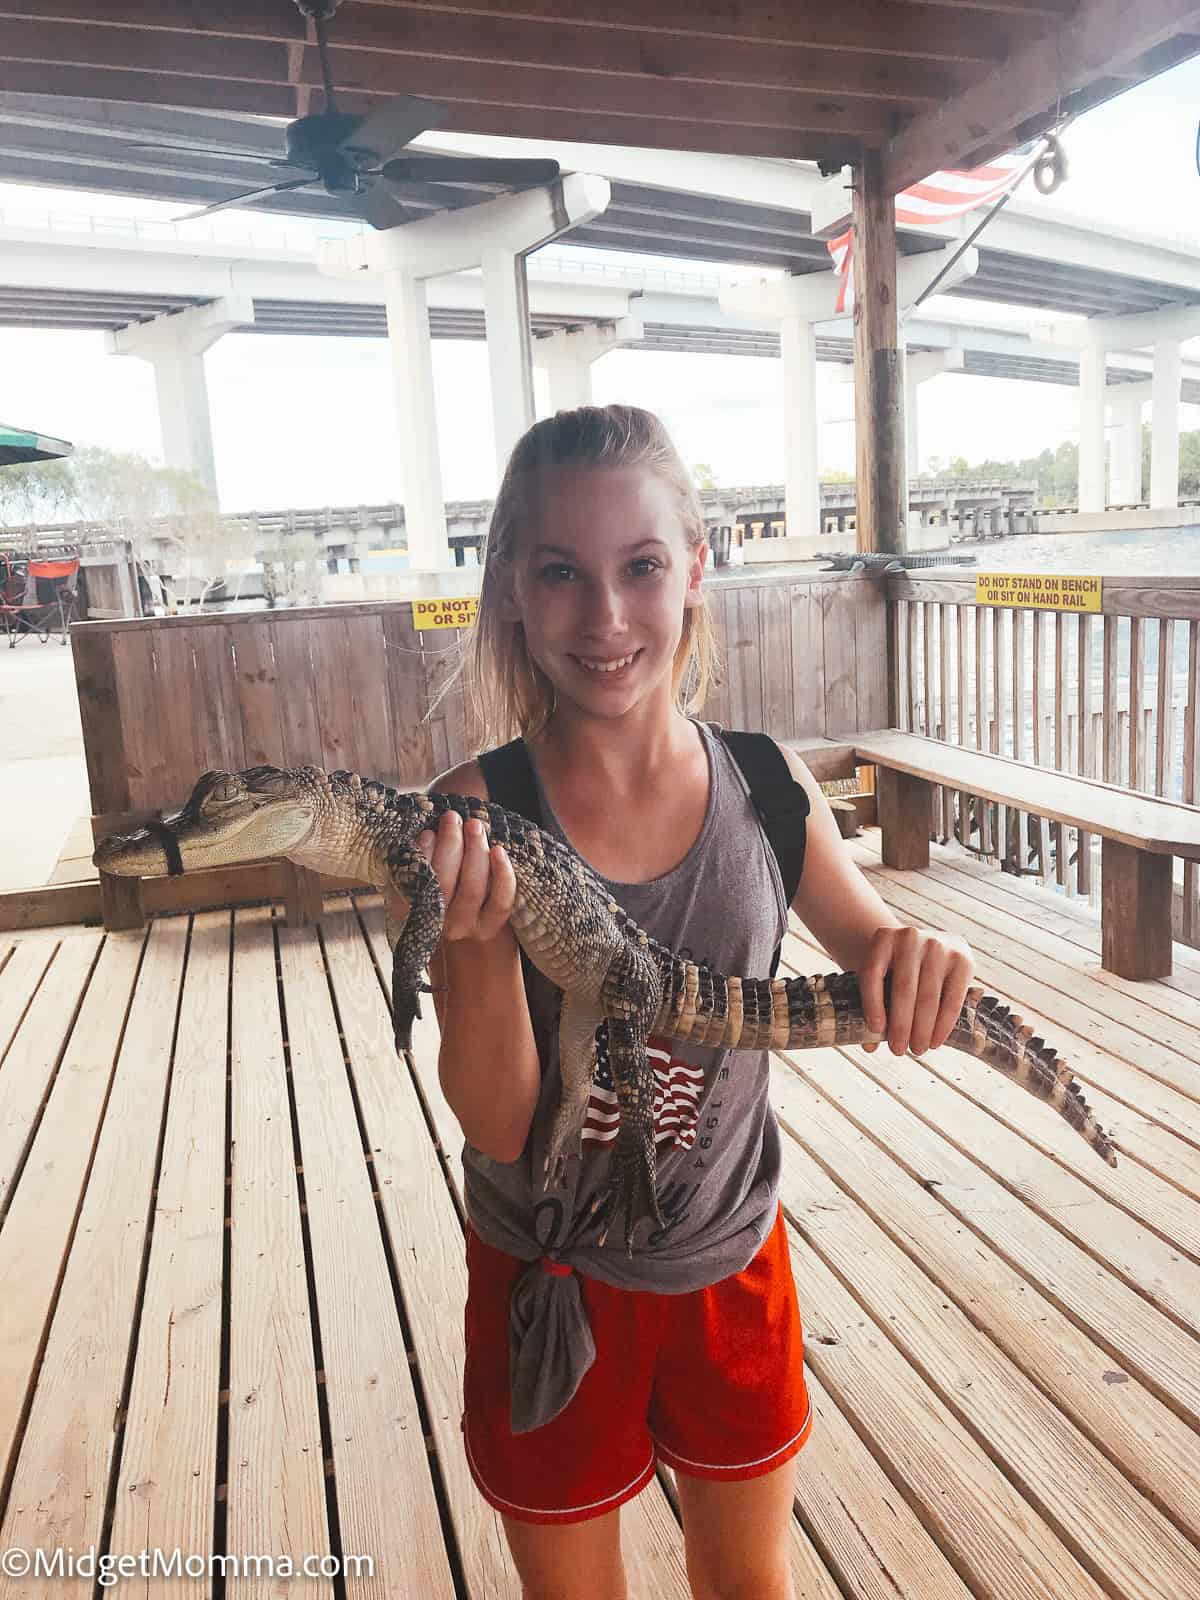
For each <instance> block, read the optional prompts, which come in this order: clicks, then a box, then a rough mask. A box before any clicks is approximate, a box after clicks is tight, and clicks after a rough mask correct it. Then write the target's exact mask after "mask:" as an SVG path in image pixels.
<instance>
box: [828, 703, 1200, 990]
mask: <svg viewBox="0 0 1200 1600" xmlns="http://www.w3.org/2000/svg"><path fill="white" fill-rule="evenodd" d="M829 742H830V743H831V744H836V745H838V747H839V749H840V748H842V747H844V746H845V744H846V743H847V742H849V743H851V744H852V745H853V748H854V753H855V756H856V758H857V759H858V760H859V761H860V762H862V763H864V764H865V763H870V764H872V765H874V766H875V767H876V768H877V769H878V771H877V777H876V791H877V803H878V816H879V826H880V828H881V830H882V833H883V861H884V865H885V866H889V867H898V868H901V869H919V868H921V867H926V866H928V865H929V816H930V807H931V804H932V790H933V787H934V785H943V786H944V787H946V788H948V789H957V790H960V791H963V792H965V793H967V794H975V795H979V796H980V797H981V798H982V799H985V800H993V801H996V802H997V803H998V804H1000V805H1010V806H1016V807H1019V809H1020V810H1022V811H1028V812H1032V813H1033V814H1034V815H1035V816H1038V817H1044V818H1045V819H1046V820H1047V821H1051V822H1061V823H1066V824H1068V825H1069V826H1071V827H1074V828H1078V829H1080V830H1081V831H1082V832H1085V833H1096V834H1099V835H1100V836H1101V840H1102V844H1101V852H1102V853H1101V869H1102V877H1103V884H1102V890H1101V910H1100V917H1101V950H1102V955H1101V965H1102V966H1103V967H1104V969H1105V971H1107V972H1115V973H1117V974H1118V975H1119V976H1120V977H1123V978H1163V977H1167V976H1168V975H1169V974H1170V971H1171V894H1172V882H1171V873H1172V865H1171V858H1172V857H1173V856H1182V857H1183V858H1184V859H1185V860H1190V861H1197V860H1200V809H1197V808H1195V807H1193V806H1185V805H1179V804H1177V803H1175V802H1174V801H1170V800H1158V799H1155V798H1154V796H1153V795H1142V794H1133V793H1130V792H1129V791H1128V790H1126V789H1120V788H1117V787H1115V786H1114V785H1112V784H1106V783H1098V782H1095V781H1094V780H1092V779H1090V778H1077V777H1073V776H1071V775H1069V774H1066V773H1060V772H1051V771H1048V770H1047V769H1046V768H1044V767H1032V766H1029V765H1028V764H1027V763H1025V762H1023V761H1013V760H1010V759H1009V758H1008V757H1007V756H997V755H989V754H986V753H983V752H981V751H978V750H967V749H962V748H960V747H959V746H957V745H951V744H944V743H942V741H941V740H938V739H928V738H925V737H924V736H923V735H921V734H916V733H902V732H900V731H899V730H897V729H894V728H886V729H882V730H880V731H879V732H876V733H855V734H851V735H846V736H845V737H844V738H843V739H842V740H840V741H835V740H831V741H829Z"/></svg>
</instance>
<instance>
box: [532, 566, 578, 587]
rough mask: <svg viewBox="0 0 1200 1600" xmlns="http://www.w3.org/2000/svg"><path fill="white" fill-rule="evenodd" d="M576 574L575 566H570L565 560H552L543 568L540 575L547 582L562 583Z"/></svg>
mask: <svg viewBox="0 0 1200 1600" xmlns="http://www.w3.org/2000/svg"><path fill="white" fill-rule="evenodd" d="M574 574H575V568H574V567H569V566H568V565H567V564H566V562H565V561H552V562H550V563H549V564H548V565H547V566H544V567H543V568H542V570H541V572H540V573H539V574H538V576H539V577H540V578H542V579H543V580H544V581H545V582H547V583H562V582H565V580H566V579H568V578H571V577H573V576H574Z"/></svg>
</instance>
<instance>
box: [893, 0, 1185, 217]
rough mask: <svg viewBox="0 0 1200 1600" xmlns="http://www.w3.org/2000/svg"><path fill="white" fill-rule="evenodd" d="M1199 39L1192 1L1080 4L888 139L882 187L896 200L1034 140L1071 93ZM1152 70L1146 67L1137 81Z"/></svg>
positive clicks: (1066, 106)
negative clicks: (946, 173)
mask: <svg viewBox="0 0 1200 1600" xmlns="http://www.w3.org/2000/svg"><path fill="white" fill-rule="evenodd" d="M1197 32H1200V7H1198V6H1197V5H1196V0H1137V4H1136V5H1130V4H1129V0H1083V4H1081V5H1080V6H1079V8H1078V10H1077V11H1076V12H1075V13H1074V17H1073V20H1071V21H1069V22H1064V23H1061V24H1059V25H1058V26H1057V27H1056V28H1053V30H1052V31H1051V32H1050V33H1048V34H1046V35H1045V36H1044V37H1041V38H1036V39H1033V40H1031V41H1029V42H1022V44H1021V45H1019V46H1018V48H1017V49H1016V50H1015V51H1014V52H1013V54H1012V56H1011V57H1010V58H1009V59H1008V60H1007V61H1005V62H1003V63H1002V64H1001V65H998V66H996V67H995V68H993V69H992V71H991V72H989V73H988V75H987V76H986V77H984V78H983V79H981V80H980V81H979V82H977V83H975V84H974V85H973V86H972V87H971V88H969V89H965V90H963V92H962V93H961V94H959V95H958V96H956V97H955V98H954V99H953V100H950V101H948V102H947V104H946V105H944V106H941V107H939V108H938V109H937V110H936V111H927V112H924V113H923V114H922V115H921V116H919V117H917V118H916V120H915V121H913V122H911V123H910V124H909V125H908V127H906V128H905V129H904V131H903V132H902V133H898V134H897V135H896V136H895V138H893V139H891V140H890V141H889V142H888V143H887V144H886V145H885V146H884V153H883V177H882V181H883V186H884V188H885V189H886V191H887V192H888V194H891V195H894V194H899V192H900V191H901V190H902V189H907V188H908V187H909V185H910V184H913V183H919V182H920V180H921V179H922V178H927V177H928V176H929V174H930V173H931V172H937V171H938V170H939V169H941V168H943V167H969V166H973V165H975V164H976V163H978V162H980V161H985V160H987V159H988V158H989V157H991V156H994V155H998V154H999V153H1000V152H1001V151H1003V150H1006V149H1008V148H1010V147H1011V146H1012V145H1014V144H1020V143H1022V142H1023V141H1024V140H1026V139H1030V138H1033V137H1034V136H1035V135H1036V134H1038V133H1042V132H1045V131H1046V130H1047V129H1049V128H1050V127H1052V126H1053V125H1054V121H1055V118H1056V115H1057V111H1058V107H1059V103H1060V100H1061V104H1062V109H1063V111H1068V110H1070V109H1071V105H1070V99H1071V95H1072V94H1073V93H1074V92H1076V91H1083V90H1087V89H1088V88H1089V87H1090V86H1092V85H1095V84H1097V83H1099V82H1102V81H1103V80H1104V79H1105V78H1106V77H1116V76H1119V75H1120V73H1121V69H1122V68H1127V67H1129V66H1130V64H1131V63H1138V62H1140V61H1141V60H1142V58H1145V57H1149V56H1150V53H1151V52H1152V51H1154V50H1155V49H1157V48H1158V47H1159V46H1162V45H1164V44H1166V43H1168V41H1170V40H1171V39H1172V38H1176V37H1178V36H1179V35H1181V34H1187V33H1197ZM1151 71H1152V66H1151V64H1150V63H1149V61H1147V62H1146V65H1145V68H1144V74H1142V75H1144V76H1149V75H1150V73H1151ZM1094 99H1095V97H1094V96H1093V100H1094ZM1086 103H1092V102H1091V101H1088V102H1086Z"/></svg>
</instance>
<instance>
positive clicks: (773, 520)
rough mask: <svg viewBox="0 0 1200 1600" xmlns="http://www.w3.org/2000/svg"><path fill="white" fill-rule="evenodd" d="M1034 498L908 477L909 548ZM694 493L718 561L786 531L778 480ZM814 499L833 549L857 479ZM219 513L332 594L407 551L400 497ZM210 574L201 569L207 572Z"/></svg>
mask: <svg viewBox="0 0 1200 1600" xmlns="http://www.w3.org/2000/svg"><path fill="white" fill-rule="evenodd" d="M1036 500H1037V488H1036V485H1034V484H1032V483H1023V484H1013V483H1005V482H1002V481H1000V480H984V479H977V480H972V479H957V478H956V479H948V480H946V481H943V482H937V481H934V480H932V479H916V480H913V481H912V482H910V484H909V530H910V544H911V547H912V548H913V549H924V548H928V549H944V548H945V546H946V545H947V544H948V543H949V542H950V541H951V539H952V538H954V537H956V536H957V537H961V538H980V537H989V536H999V535H1002V534H1009V533H1026V532H1032V531H1033V530H1034V508H1035V505H1036ZM700 501H701V505H702V506H703V509H704V516H705V523H706V526H707V528H708V536H709V543H710V545H711V546H712V548H713V552H714V559H715V560H716V562H717V563H718V564H719V565H724V564H725V562H726V561H727V560H728V553H729V549H730V546H731V545H734V544H736V545H738V546H740V547H742V548H743V550H744V552H745V555H746V559H747V560H751V559H758V560H766V559H769V558H770V556H771V554H773V553H774V551H773V549H769V548H768V544H767V541H774V540H777V539H779V538H781V537H785V536H786V534H787V523H786V505H787V495H786V491H785V488H784V485H783V484H760V485H748V486H744V487H737V488H728V489H726V488H718V489H713V490H704V491H702V492H701V495H700ZM821 503H822V540H821V542H822V543H823V542H824V541H825V540H827V541H828V549H829V550H830V551H831V552H832V551H835V550H838V549H841V548H843V547H844V544H845V541H843V540H839V539H838V538H837V535H839V534H849V535H851V536H853V533H854V529H855V485H854V484H853V483H842V482H832V483H825V484H822V486H821ZM491 514H492V501H491V500H459V501H451V502H450V503H448V504H447V506H446V530H447V537H448V539H449V542H450V548H451V550H452V551H453V554H454V562H455V565H456V566H458V567H462V566H465V565H466V564H467V552H468V551H470V552H472V553H473V556H474V559H475V561H478V560H479V559H480V558H481V556H482V551H483V545H484V541H485V539H486V536H487V529H488V523H489V521H490V519H491ZM224 520H225V521H227V522H229V523H231V524H237V525H238V526H239V527H240V528H241V529H243V530H247V529H249V528H250V527H251V526H252V529H253V532H252V539H253V544H254V547H255V549H257V550H265V549H270V548H273V547H275V548H277V547H278V546H280V545H284V544H286V541H287V540H288V539H289V538H293V537H301V536H305V535H307V536H308V537H309V538H314V539H316V540H318V541H320V543H321V544H322V545H323V546H324V549H325V558H326V561H327V564H328V570H329V578H328V581H327V582H326V584H325V585H324V594H325V598H326V599H330V600H350V599H355V598H360V597H362V598H366V597H368V596H370V597H378V596H379V595H381V594H382V593H383V592H384V591H385V590H386V588H387V584H388V579H389V576H390V574H389V573H388V572H387V571H386V570H385V569H384V568H383V567H382V566H380V565H379V562H380V561H381V560H386V559H387V558H388V557H389V556H392V555H394V554H396V553H400V552H402V553H404V554H405V555H407V554H408V547H407V531H406V526H405V514H404V506H403V505H402V504H401V503H400V502H398V501H389V502H386V503H382V504H377V505H366V504H363V505H356V506H308V507H303V508H297V507H288V508H285V509H276V510H263V511H258V510H255V511H244V512H237V513H233V514H231V515H230V516H228V517H227V518H225V519H224ZM169 524H170V519H169V518H167V517H156V518H154V519H153V520H152V521H151V522H150V523H149V524H148V525H147V526H146V527H145V528H144V529H142V530H140V532H139V536H138V538H137V541H136V542H137V545H138V547H139V549H140V550H141V552H142V555H143V558H144V559H146V560H147V561H148V562H149V564H150V566H151V567H152V569H153V570H155V571H157V572H159V573H163V574H167V575H169V576H172V577H176V578H177V577H178V576H179V561H180V552H179V545H178V543H177V542H176V541H174V540H173V539H172V538H171V537H170V532H169ZM112 537H113V530H112V529H111V528H109V527H107V526H105V525H102V524H98V523H91V522H56V523H40V524H37V525H36V526H34V527H29V528H18V529H8V530H6V531H5V535H4V540H3V542H4V543H5V544H8V545H12V546H13V547H14V548H21V549H26V548H35V547H36V546H37V545H38V544H44V543H45V542H46V541H48V540H53V541H55V542H59V543H67V544H80V545H85V546H87V547H88V548H89V549H92V548H93V547H94V548H96V549H100V548H102V547H103V548H104V549H107V548H108V545H109V543H110V542H111V540H112ZM789 546H791V547H794V541H789ZM774 548H781V547H774ZM797 553H800V552H797ZM373 558H374V559H373ZM216 575H217V574H216V573H209V574H207V576H209V577H215V576H216ZM197 576H199V575H198V574H193V577H197ZM240 593H241V595H243V596H244V597H246V598H253V597H254V596H256V595H258V594H261V593H262V589H261V583H260V580H259V578H258V575H257V574H254V573H251V574H249V575H248V576H247V578H246V579H245V580H244V581H243V582H242V583H241V586H240ZM118 614H119V613H118Z"/></svg>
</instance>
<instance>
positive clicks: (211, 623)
mask: <svg viewBox="0 0 1200 1600" xmlns="http://www.w3.org/2000/svg"><path fill="white" fill-rule="evenodd" d="M709 605H710V608H711V610H712V613H713V618H714V622H715V625H716V631H717V635H718V639H719V641H720V644H721V649H722V653H723V655H724V658H725V669H724V675H723V679H722V681H721V682H720V683H719V685H718V686H717V687H716V688H715V690H714V691H713V693H712V695H711V696H710V698H709V702H708V704H707V705H706V706H705V708H704V712H703V714H704V715H705V716H706V717H709V718H711V719H714V720H716V721H719V722H721V723H723V724H724V725H726V726H729V727H736V728H749V729H763V730H769V731H770V732H772V733H774V734H776V735H777V736H778V737H780V738H804V737H809V736H812V735H818V734H824V733H839V732H854V731H857V730H860V729H869V728H875V727H880V726H883V725H884V724H885V723H886V721H887V699H886V668H885V663H886V655H887V620H886V601H885V598H884V596H883V593H882V591H881V589H880V588H879V587H878V585H877V584H874V583H872V582H870V581H869V580H867V579H865V578H861V577H855V578H848V577H846V576H843V575H838V576H836V577H835V576H832V575H825V574H821V575H819V576H817V577H815V578H814V579H810V580H801V579H797V580H796V581H795V582H787V583H783V584H780V583H777V582H776V583H772V582H769V581H766V580H763V579H759V578H756V577H753V576H747V577H743V576H741V575H738V576H736V577H731V578H730V579H728V580H716V581H714V582H713V584H712V586H711V589H710V590H709ZM72 641H73V644H74V655H75V671H76V679H77V683H78V689H79V704H80V714H81V718H82V723H83V739H84V749H85V753H86V757H87V768H88V779H89V783H90V788H91V800H92V813H93V819H94V824H95V827H96V831H101V830H102V829H103V830H105V831H107V830H109V829H113V828H117V827H119V826H121V825H122V824H123V823H124V822H126V821H130V820H135V819H140V818H141V817H143V816H145V815H146V814H147V813H153V812H154V811H156V810H161V809H164V808H169V807H172V806H176V805H178V804H179V803H180V802H181V801H182V800H183V799H184V798H185V797H186V796H187V794H188V792H189V790H190V789H191V786H192V784H193V783H194V781H195V779H196V777H197V775H198V774H199V773H201V772H203V771H205V770H206V769H208V768H224V769H225V770H233V771H238V770H240V769H242V768H245V767H250V766H255V765H258V764H261V763H267V764H270V765H274V766H293V765H299V764H303V763H312V764H314V765H318V766H324V767H328V768H331V769H334V768H338V767H346V768H350V769H352V770H355V771H358V772H361V773H364V774H367V775H370V776H371V777H375V778H379V779H381V780H382V781H383V782H385V783H390V784H393V785H409V786H413V785H424V784H426V783H428V782H429V781H430V780H431V779H432V778H433V777H435V776H436V774H437V773H439V772H442V771H444V770H445V769H446V768H447V767H450V766H453V765H455V764H456V763H457V762H460V761H463V760H465V759H466V758H467V756H468V755H470V754H471V753H472V751H471V747H470V744H469V738H468V735H469V729H468V723H467V717H466V708H465V704H464V700H463V695H462V691H461V687H457V686H456V687H455V688H454V689H453V690H452V691H451V692H450V693H449V694H448V695H446V696H445V697H444V698H443V699H442V700H440V701H439V703H438V704H437V706H436V707H435V709H434V710H433V711H432V712H430V706H431V703H432V702H433V700H434V699H435V697H436V696H437V693H438V691H439V690H440V688H441V687H442V684H443V683H444V681H445V678H446V676H447V675H448V673H450V672H451V671H452V670H453V668H454V667H455V666H456V664H457V662H458V660H459V650H460V644H459V638H458V637H457V636H456V635H453V634H452V635H447V634H446V633H443V632H440V631H437V630H417V629H415V628H414V627H413V621H412V607H411V604H410V603H409V602H408V601H379V602H375V603H365V604H361V605H342V606H319V607H313V608H310V609H304V610H294V611H270V612H268V611H240V612H223V613H220V614H216V615H211V616H199V617H167V618H141V619H139V620H137V621H128V622H95V623H83V624H79V625H77V626H76V627H75V628H74V629H73V630H72Z"/></svg>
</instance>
